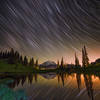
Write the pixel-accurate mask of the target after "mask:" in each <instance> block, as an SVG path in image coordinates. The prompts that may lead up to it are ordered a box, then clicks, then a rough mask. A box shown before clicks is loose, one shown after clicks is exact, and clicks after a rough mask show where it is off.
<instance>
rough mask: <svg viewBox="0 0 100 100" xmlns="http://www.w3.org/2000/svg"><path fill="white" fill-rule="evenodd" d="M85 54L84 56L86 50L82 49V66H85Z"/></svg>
mask: <svg viewBox="0 0 100 100" xmlns="http://www.w3.org/2000/svg"><path fill="white" fill-rule="evenodd" d="M84 56H85V54H84V49H83V48H82V66H83V67H84V66H85V58H84Z"/></svg>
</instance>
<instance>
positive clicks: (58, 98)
mask: <svg viewBox="0 0 100 100" xmlns="http://www.w3.org/2000/svg"><path fill="white" fill-rule="evenodd" d="M4 78H5V77H2V78H1V79H4ZM6 78H11V79H13V80H14V81H13V82H8V83H7V84H6V85H7V86H8V88H10V89H11V90H13V91H14V92H16V91H20V90H22V91H23V92H24V93H25V95H26V96H27V100H100V77H97V76H95V75H83V74H64V73H61V74H58V75H57V74H55V73H46V74H31V75H16V76H14V75H13V76H11V75H8V76H6ZM2 84H3V83H2ZM1 91H2V90H0V92H1ZM19 93H21V92H19ZM6 94H7V92H6ZM22 94H23V93H22ZM17 97H18V95H17ZM17 97H16V98H17ZM23 97H24V95H23V96H22V98H20V97H19V98H20V99H16V100H26V99H25V98H23ZM0 100H2V99H0ZM3 100H6V99H3ZM7 100H8V99H7ZM9 100H13V99H9Z"/></svg>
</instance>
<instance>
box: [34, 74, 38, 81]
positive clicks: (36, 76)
mask: <svg viewBox="0 0 100 100" xmlns="http://www.w3.org/2000/svg"><path fill="white" fill-rule="evenodd" d="M34 78H35V82H37V78H38V75H37V74H36V73H35V74H34Z"/></svg>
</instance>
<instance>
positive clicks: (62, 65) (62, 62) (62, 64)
mask: <svg viewBox="0 0 100 100" xmlns="http://www.w3.org/2000/svg"><path fill="white" fill-rule="evenodd" d="M61 67H62V68H63V67H64V61H63V57H62V59H61Z"/></svg>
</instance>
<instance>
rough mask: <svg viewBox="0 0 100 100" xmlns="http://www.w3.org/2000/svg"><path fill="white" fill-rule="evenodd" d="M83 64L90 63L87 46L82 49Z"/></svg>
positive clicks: (85, 65)
mask: <svg viewBox="0 0 100 100" xmlns="http://www.w3.org/2000/svg"><path fill="white" fill-rule="evenodd" d="M82 64H83V67H87V66H88V65H89V58H88V54H87V50H86V47H85V46H84V48H83V49H82Z"/></svg>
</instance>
